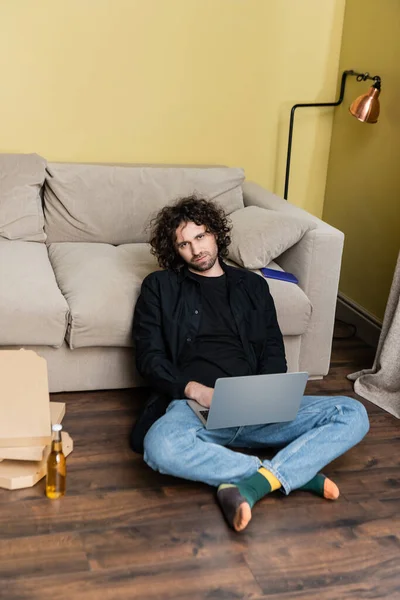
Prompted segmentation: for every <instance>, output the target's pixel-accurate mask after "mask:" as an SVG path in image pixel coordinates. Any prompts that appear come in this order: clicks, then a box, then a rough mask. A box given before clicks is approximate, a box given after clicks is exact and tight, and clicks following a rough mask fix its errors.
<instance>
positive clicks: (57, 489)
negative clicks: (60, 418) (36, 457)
mask: <svg viewBox="0 0 400 600" xmlns="http://www.w3.org/2000/svg"><path fill="white" fill-rule="evenodd" d="M51 429H52V432H53V440H52V442H51V450H50V454H49V456H48V458H47V476H46V496H47V497H48V498H51V499H52V500H56V499H57V498H61V496H64V494H65V479H66V475H67V466H66V461H65V456H64V453H63V450H62V441H61V430H62V425H59V424H55V425H53V426H52V428H51Z"/></svg>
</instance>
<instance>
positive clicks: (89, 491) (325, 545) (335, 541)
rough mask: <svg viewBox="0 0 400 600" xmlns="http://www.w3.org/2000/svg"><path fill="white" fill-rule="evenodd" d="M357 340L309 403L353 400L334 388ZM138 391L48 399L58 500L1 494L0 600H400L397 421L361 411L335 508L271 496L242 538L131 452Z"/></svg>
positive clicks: (212, 508) (334, 468) (338, 470)
mask: <svg viewBox="0 0 400 600" xmlns="http://www.w3.org/2000/svg"><path fill="white" fill-rule="evenodd" d="M372 359H373V351H372V350H371V349H369V348H368V347H366V346H365V345H364V344H363V343H362V342H360V341H359V340H357V339H356V338H354V339H351V340H346V341H336V342H335V344H334V352H333V358H332V368H331V372H330V375H329V376H328V377H327V378H326V379H325V380H324V381H321V382H312V383H310V384H309V386H308V392H309V393H313V394H320V393H323V394H346V395H352V396H354V394H353V393H352V386H351V384H350V382H349V381H348V380H347V379H346V378H345V376H346V374H347V373H350V372H352V371H354V370H356V369H358V368H360V367H369V366H371V364H372ZM143 393H144V392H143V390H136V391H133V390H121V391H111V392H93V393H92V392H91V393H74V394H57V395H55V396H54V398H53V399H56V400H60V401H65V402H66V403H67V414H66V416H65V419H64V427H65V429H66V430H67V431H68V432H69V433H70V434H71V435H72V437H73V439H74V442H75V448H74V451H73V453H72V454H71V456H70V457H69V458H68V463H67V464H68V493H67V495H66V496H65V498H64V499H62V500H61V501H50V500H47V499H46V498H45V497H44V481H42V482H40V483H38V484H37V485H36V486H35V487H33V488H28V489H25V490H19V491H14V492H10V491H6V490H0V533H1V536H0V598H1V599H2V600H17V599H18V600H22V599H28V598H29V599H40V600H48V599H52V600H53V599H55V598H57V599H58V600H60V599H67V598H68V600H79V599H81V598H85V599H90V600H92V599H93V600H103V599H114V598H115V599H123V600H130V599H136V598H140V599H147V598H151V599H164V598H168V599H177V598H188V599H190V600H196V599H200V598H202V599H203V598H207V599H209V600H218V599H225V600H233V599H236V598H252V599H253V600H258V599H261V598H265V599H268V600H276V599H279V600H280V599H288V598H298V599H305V600H347V599H351V600H354V599H372V598H386V599H388V600H395V599H400V481H399V459H400V437H399V425H400V423H399V421H398V420H397V419H395V418H394V417H392V416H390V415H389V414H387V413H385V412H383V411H382V410H380V409H379V408H377V407H376V406H374V405H372V404H370V403H368V402H364V404H365V405H366V406H367V408H368V412H369V414H370V420H371V430H370V432H369V433H368V435H367V437H366V438H365V439H364V440H363V441H362V442H361V443H360V444H359V445H358V446H357V447H355V448H354V449H352V450H350V451H349V452H348V453H347V454H346V455H344V456H343V457H341V458H339V459H338V460H336V461H335V462H334V463H332V464H330V465H329V466H328V467H326V469H325V472H326V473H327V474H329V475H330V476H331V477H333V478H334V479H335V481H336V482H337V483H338V485H339V487H340V489H341V496H340V498H339V500H338V501H337V502H329V501H326V500H323V499H320V498H317V497H315V496H312V495H310V494H307V493H305V492H295V493H293V494H291V495H290V496H288V497H285V496H284V495H283V494H281V493H279V492H277V493H275V494H272V495H271V496H268V497H267V498H265V499H264V500H262V501H261V502H260V503H259V504H257V505H256V507H255V509H254V513H253V514H254V516H253V520H252V522H251V523H250V525H249V527H248V529H247V530H246V531H245V532H243V533H242V534H236V533H234V532H233V531H231V530H230V529H229V528H228V527H227V526H226V524H225V522H224V520H223V518H222V516H221V514H220V511H219V508H218V506H217V505H216V503H215V496H214V494H215V492H214V490H213V489H211V488H209V487H207V486H205V485H202V484H196V483H190V482H185V481H182V480H178V479H174V478H172V477H166V476H162V475H160V474H157V473H155V472H152V471H151V470H150V469H149V468H148V467H147V466H146V465H145V464H144V463H143V461H142V457H141V456H138V455H134V454H133V453H132V452H131V451H130V450H129V448H128V443H127V435H128V432H129V430H130V427H131V423H132V422H133V419H134V418H135V415H136V414H137V411H138V408H139V406H140V403H141V400H142V398H143Z"/></svg>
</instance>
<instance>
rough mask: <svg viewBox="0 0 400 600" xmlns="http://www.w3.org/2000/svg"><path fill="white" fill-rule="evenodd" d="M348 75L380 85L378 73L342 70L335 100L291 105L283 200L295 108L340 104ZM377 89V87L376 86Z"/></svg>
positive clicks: (286, 188) (287, 174)
mask: <svg viewBox="0 0 400 600" xmlns="http://www.w3.org/2000/svg"><path fill="white" fill-rule="evenodd" d="M348 76H352V77H353V76H354V77H356V78H357V81H366V80H367V79H371V80H372V81H375V83H376V85H377V86H378V85H379V86H380V82H381V78H380V77H379V76H378V75H376V76H375V77H371V76H370V74H369V73H357V72H356V71H352V70H350V71H343V74H342V82H341V85H340V95H339V100H337V101H336V102H314V103H307V104H295V105H294V106H292V110H291V111H290V123H289V139H288V149H287V156H286V175H285V191H284V194H283V197H284V199H285V200H287V199H288V190H289V175H290V159H291V153H292V139H293V125H294V114H295V110H296V108H307V107H310V106H339V104H341V103H342V102H343V97H344V89H345V86H346V79H347V77H348ZM378 89H379V87H378Z"/></svg>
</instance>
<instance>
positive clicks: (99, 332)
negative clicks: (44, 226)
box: [49, 242, 158, 348]
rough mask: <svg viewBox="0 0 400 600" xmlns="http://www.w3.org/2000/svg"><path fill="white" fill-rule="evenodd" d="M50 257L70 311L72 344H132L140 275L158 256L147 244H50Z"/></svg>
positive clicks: (145, 272)
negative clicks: (151, 252) (155, 256)
mask: <svg viewBox="0 0 400 600" xmlns="http://www.w3.org/2000/svg"><path fill="white" fill-rule="evenodd" d="M49 257H50V260H51V264H52V266H53V269H54V272H55V275H56V278H57V282H58V285H59V286H60V289H61V291H62V293H63V294H64V296H65V298H66V299H67V302H68V305H69V309H70V317H69V324H68V332H67V336H66V339H67V341H68V343H69V346H70V348H82V347H85V346H119V347H124V346H131V345H132V331H131V330H132V320H133V311H134V307H135V304H136V300H137V298H138V296H139V293H140V287H141V284H142V281H143V279H144V278H145V277H146V275H148V274H149V273H151V272H152V271H155V270H156V269H157V268H158V267H157V262H156V260H155V258H154V257H153V256H152V255H151V254H150V246H149V245H148V244H125V245H122V246H117V247H116V246H111V245H110V244H89V243H81V244H80V243H71V242H70V243H58V244H50V246H49Z"/></svg>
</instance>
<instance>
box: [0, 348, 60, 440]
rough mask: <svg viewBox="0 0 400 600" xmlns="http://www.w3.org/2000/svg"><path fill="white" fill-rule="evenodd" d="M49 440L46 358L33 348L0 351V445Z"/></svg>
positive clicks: (49, 420)
mask: <svg viewBox="0 0 400 600" xmlns="http://www.w3.org/2000/svg"><path fill="white" fill-rule="evenodd" d="M50 442H51V419H50V401H49V386H48V379H47V363H46V360H45V359H44V358H42V357H40V356H39V355H38V354H36V352H34V351H33V350H25V349H21V350H0V447H2V448H17V447H21V446H25V447H26V446H47V445H48V444H50Z"/></svg>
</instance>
